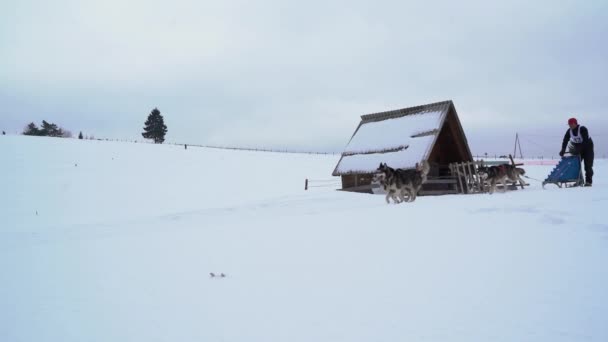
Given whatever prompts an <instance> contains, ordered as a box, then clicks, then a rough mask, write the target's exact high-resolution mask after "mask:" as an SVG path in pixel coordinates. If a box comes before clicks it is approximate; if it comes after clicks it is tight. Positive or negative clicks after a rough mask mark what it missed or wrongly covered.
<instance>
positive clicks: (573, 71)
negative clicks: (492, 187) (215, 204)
mask: <svg viewBox="0 0 608 342" xmlns="http://www.w3.org/2000/svg"><path fill="white" fill-rule="evenodd" d="M607 43H608V1H606V0H601V1H561V0H560V1H555V0H550V1H549V0H547V1H545V0H538V1H529V0H526V1H519V0H514V1H501V2H500V3H499V2H493V1H486V0H483V1H481V0H480V1H466V0H461V1H432V0H427V1H420V2H408V1H370V0H367V1H358V0H348V1H328V0H323V1H319V0H308V1H278V0H276V1H245V0H242V1H205V0H193V1H190V0H173V1H153V0H136V1H129V0H97V1H91V0H54V1H32V0H7V1H0V130H6V131H8V132H9V133H14V132H17V131H20V130H21V129H22V127H23V126H25V125H26V124H27V123H28V122H31V121H35V122H39V121H41V120H42V119H46V120H48V121H51V122H55V123H57V124H59V125H61V126H63V127H65V128H67V129H70V130H72V131H74V132H78V131H80V130H82V131H83V132H84V133H85V134H94V135H95V136H96V137H108V138H128V139H141V135H140V133H141V131H142V129H141V128H142V127H143V122H144V121H145V119H146V116H147V114H148V113H149V112H150V111H151V110H152V109H153V108H154V107H158V108H159V110H160V111H161V112H162V113H163V115H164V117H165V121H166V124H167V125H168V127H169V132H168V134H167V140H168V141H170V142H188V143H202V144H222V145H239V146H257V147H285V148H295V149H302V150H332V151H341V150H342V148H343V147H344V146H345V145H346V143H347V142H348V139H349V138H350V136H351V134H352V132H353V130H354V129H355V128H356V126H357V124H358V123H359V116H360V115H362V114H366V113H370V112H378V111H384V110H390V109H398V108H403V107H409V106H414V105H420V104H425V103H430V102H435V101H442V100H448V99H451V100H453V101H454V103H455V105H456V109H457V111H458V113H459V116H460V119H461V121H462V124H463V126H464V129H465V133H466V134H467V137H468V139H469V143H470V145H471V149H472V150H473V152H474V153H483V152H489V153H508V152H509V151H511V150H512V148H513V139H514V135H515V132H517V131H518V132H520V134H521V135H522V148H523V149H524V154H544V155H551V154H554V155H555V154H556V153H557V152H558V151H559V148H560V141H561V138H562V136H563V134H564V132H565V130H566V121H567V119H568V118H569V117H570V116H576V117H577V118H579V121H580V122H581V123H583V124H585V125H586V126H588V128H589V130H590V132H591V135H592V137H593V138H594V141H595V145H596V153H597V154H599V155H600V156H601V154H602V153H608V150H607V149H606V148H605V146H606V141H608V112H607V108H608V90H607V89H608V44H607Z"/></svg>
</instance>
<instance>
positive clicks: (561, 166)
mask: <svg viewBox="0 0 608 342" xmlns="http://www.w3.org/2000/svg"><path fill="white" fill-rule="evenodd" d="M546 184H555V185H557V186H558V187H560V188H562V187H566V188H571V187H575V186H581V185H583V184H584V181H583V170H582V167H581V157H580V156H578V155H571V156H567V157H562V160H560V161H559V163H558V164H557V165H556V166H555V168H554V169H553V171H551V173H550V174H549V176H548V177H547V179H545V181H544V182H543V188H545V185H546Z"/></svg>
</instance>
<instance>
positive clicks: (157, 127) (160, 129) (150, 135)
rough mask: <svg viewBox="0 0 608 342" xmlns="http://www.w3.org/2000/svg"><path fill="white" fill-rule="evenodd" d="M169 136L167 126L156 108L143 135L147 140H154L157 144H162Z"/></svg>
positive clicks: (149, 116) (147, 122)
mask: <svg viewBox="0 0 608 342" xmlns="http://www.w3.org/2000/svg"><path fill="white" fill-rule="evenodd" d="M165 134H167V126H166V125H165V120H164V119H163V116H162V115H160V111H159V110H158V108H154V109H153V110H152V112H151V113H150V115H148V120H146V122H145V127H144V132H143V133H142V134H141V135H142V136H143V137H144V138H146V139H153V140H154V143H155V144H162V143H163V142H164V141H165Z"/></svg>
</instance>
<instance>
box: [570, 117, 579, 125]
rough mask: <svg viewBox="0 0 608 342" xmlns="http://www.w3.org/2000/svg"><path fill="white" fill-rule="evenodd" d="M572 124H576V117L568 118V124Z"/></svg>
mask: <svg viewBox="0 0 608 342" xmlns="http://www.w3.org/2000/svg"><path fill="white" fill-rule="evenodd" d="M572 124H575V125H578V121H576V118H570V119H568V125H572Z"/></svg>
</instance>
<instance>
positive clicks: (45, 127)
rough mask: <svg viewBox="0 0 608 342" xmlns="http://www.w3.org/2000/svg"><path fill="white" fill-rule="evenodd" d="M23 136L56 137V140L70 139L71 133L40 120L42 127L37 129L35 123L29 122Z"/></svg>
mask: <svg viewBox="0 0 608 342" xmlns="http://www.w3.org/2000/svg"><path fill="white" fill-rule="evenodd" d="M23 135H33V136H38V137H58V138H71V137H72V132H70V131H68V130H66V129H63V128H61V127H59V126H57V125H56V124H54V123H49V122H47V121H46V120H42V126H41V127H38V126H36V124H35V123H33V122H31V123H30V124H29V125H27V126H25V129H24V130H23Z"/></svg>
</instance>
